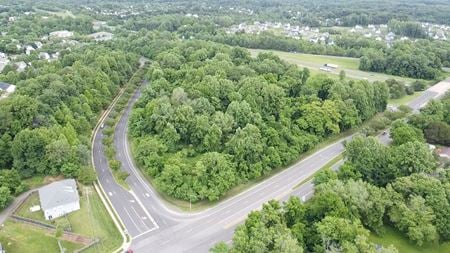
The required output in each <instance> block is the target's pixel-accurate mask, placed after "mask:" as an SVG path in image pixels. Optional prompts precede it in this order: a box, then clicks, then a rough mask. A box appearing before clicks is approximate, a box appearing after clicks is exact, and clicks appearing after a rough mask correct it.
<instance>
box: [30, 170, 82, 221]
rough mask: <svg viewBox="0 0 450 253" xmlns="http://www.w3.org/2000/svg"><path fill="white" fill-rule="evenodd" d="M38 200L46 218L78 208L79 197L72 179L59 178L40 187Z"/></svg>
mask: <svg viewBox="0 0 450 253" xmlns="http://www.w3.org/2000/svg"><path fill="white" fill-rule="evenodd" d="M39 200H40V202H41V209H42V211H44V216H45V219H46V220H52V219H55V218H58V217H61V216H64V215H66V214H68V213H71V212H73V211H76V210H79V209H80V197H79V196H78V190H77V184H76V182H75V180H74V179H66V180H61V181H58V182H54V183H51V184H49V185H46V186H44V187H42V188H40V189H39Z"/></svg>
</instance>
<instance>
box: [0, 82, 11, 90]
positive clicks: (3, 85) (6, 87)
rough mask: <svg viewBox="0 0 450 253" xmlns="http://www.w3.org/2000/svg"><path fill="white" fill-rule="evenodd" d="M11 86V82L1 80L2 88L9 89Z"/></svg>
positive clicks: (0, 87)
mask: <svg viewBox="0 0 450 253" xmlns="http://www.w3.org/2000/svg"><path fill="white" fill-rule="evenodd" d="M9 86H11V84H9V83H3V82H0V90H7V89H8V88H9Z"/></svg>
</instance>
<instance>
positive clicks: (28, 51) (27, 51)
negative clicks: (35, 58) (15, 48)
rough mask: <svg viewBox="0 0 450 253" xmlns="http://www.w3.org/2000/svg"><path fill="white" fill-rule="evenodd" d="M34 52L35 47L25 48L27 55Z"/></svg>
mask: <svg viewBox="0 0 450 253" xmlns="http://www.w3.org/2000/svg"><path fill="white" fill-rule="evenodd" d="M33 51H35V49H34V47H32V46H30V45H28V46H26V47H25V54H27V55H30V54H31V53H32V52H33Z"/></svg>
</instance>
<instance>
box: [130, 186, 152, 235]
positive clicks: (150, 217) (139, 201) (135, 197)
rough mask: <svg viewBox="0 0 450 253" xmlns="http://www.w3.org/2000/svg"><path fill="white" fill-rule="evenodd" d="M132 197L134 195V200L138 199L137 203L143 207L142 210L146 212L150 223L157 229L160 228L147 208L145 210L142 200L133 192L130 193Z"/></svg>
mask: <svg viewBox="0 0 450 253" xmlns="http://www.w3.org/2000/svg"><path fill="white" fill-rule="evenodd" d="M129 193H130V194H131V195H133V197H134V199H136V201H137V203H138V204H139V205H140V206H141V208H142V210H144V213H145V214H146V215H147V217H148V218H149V219H150V221H151V222H152V223H153V225H154V226H155V227H156V228H159V226H158V224H157V223H156V221H155V219H153V217H152V216H151V215H150V213H149V212H148V211H147V208H145V206H144V204H142V202H141V200H140V199H139V198H138V197H137V195H136V194H135V193H134V192H133V191H132V190H131V191H129Z"/></svg>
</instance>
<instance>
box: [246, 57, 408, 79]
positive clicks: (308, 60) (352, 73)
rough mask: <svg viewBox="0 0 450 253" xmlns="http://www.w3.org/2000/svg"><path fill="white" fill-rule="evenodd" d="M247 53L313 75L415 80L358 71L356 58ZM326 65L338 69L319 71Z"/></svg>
mask: <svg viewBox="0 0 450 253" xmlns="http://www.w3.org/2000/svg"><path fill="white" fill-rule="evenodd" d="M249 51H250V53H251V54H252V56H254V57H255V56H257V55H258V54H259V53H261V52H272V53H274V54H275V55H277V56H279V57H280V58H281V59H283V60H285V61H287V62H290V63H293V64H297V65H299V66H300V67H307V68H308V69H309V70H310V71H311V73H313V74H317V73H323V74H327V75H330V76H337V75H339V72H340V71H341V70H344V71H345V74H346V76H347V77H348V78H352V79H365V80H368V81H371V82H373V81H385V80H387V79H391V78H393V79H396V80H401V81H403V82H405V83H412V82H413V81H414V80H415V79H412V78H406V77H400V76H393V75H387V74H383V73H375V72H366V71H361V70H359V69H358V66H359V59H358V58H351V57H338V56H329V55H313V54H301V53H289V52H282V51H275V50H261V49H249ZM326 63H331V64H336V65H338V66H339V67H338V68H337V69H333V70H332V71H331V72H326V71H321V70H320V67H322V66H323V65H324V64H326Z"/></svg>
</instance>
